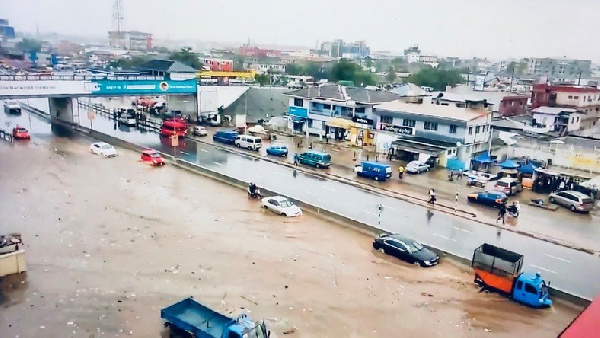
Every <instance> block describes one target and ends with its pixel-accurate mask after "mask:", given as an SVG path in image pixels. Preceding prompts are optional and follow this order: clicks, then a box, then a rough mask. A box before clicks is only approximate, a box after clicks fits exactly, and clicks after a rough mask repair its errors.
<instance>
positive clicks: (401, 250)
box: [373, 234, 440, 266]
mask: <svg viewBox="0 0 600 338" xmlns="http://www.w3.org/2000/svg"><path fill="white" fill-rule="evenodd" d="M373 249H375V250H379V251H381V253H384V254H387V255H390V256H394V257H396V258H398V259H401V260H403V261H406V262H408V263H411V264H415V265H418V266H434V265H436V264H438V263H439V262H440V256H438V255H437V254H436V253H435V252H433V251H431V250H430V249H429V248H427V247H425V246H424V245H423V244H421V243H419V242H417V241H415V240H413V239H410V238H408V237H404V236H402V235H400V234H383V235H381V236H379V237H376V238H375V240H374V241H373Z"/></svg>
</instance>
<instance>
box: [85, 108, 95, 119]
mask: <svg viewBox="0 0 600 338" xmlns="http://www.w3.org/2000/svg"><path fill="white" fill-rule="evenodd" d="M87 116H88V119H90V121H92V120H94V118H96V112H95V111H93V110H88V112H87Z"/></svg>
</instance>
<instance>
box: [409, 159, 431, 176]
mask: <svg viewBox="0 0 600 338" xmlns="http://www.w3.org/2000/svg"><path fill="white" fill-rule="evenodd" d="M425 171H429V165H428V164H426V163H423V162H419V161H411V162H409V163H408V164H407V165H406V172H407V173H409V174H420V173H422V172H425Z"/></svg>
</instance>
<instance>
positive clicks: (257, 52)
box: [238, 44, 281, 58]
mask: <svg viewBox="0 0 600 338" xmlns="http://www.w3.org/2000/svg"><path fill="white" fill-rule="evenodd" d="M238 53H239V54H240V55H243V56H255V57H271V58H272V57H281V51H280V50H274V49H262V48H258V47H252V46H250V44H244V45H243V46H242V47H240V48H239V50H238Z"/></svg>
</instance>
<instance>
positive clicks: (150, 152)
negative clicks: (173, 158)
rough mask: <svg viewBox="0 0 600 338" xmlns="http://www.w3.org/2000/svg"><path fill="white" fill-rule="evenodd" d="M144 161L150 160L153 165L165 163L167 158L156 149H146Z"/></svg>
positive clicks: (143, 154)
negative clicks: (164, 158)
mask: <svg viewBox="0 0 600 338" xmlns="http://www.w3.org/2000/svg"><path fill="white" fill-rule="evenodd" d="M142 162H150V165H152V166H160V165H165V160H163V158H162V156H160V154H159V153H158V151H156V150H154V149H146V150H144V151H143V152H142Z"/></svg>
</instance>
